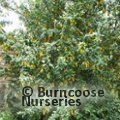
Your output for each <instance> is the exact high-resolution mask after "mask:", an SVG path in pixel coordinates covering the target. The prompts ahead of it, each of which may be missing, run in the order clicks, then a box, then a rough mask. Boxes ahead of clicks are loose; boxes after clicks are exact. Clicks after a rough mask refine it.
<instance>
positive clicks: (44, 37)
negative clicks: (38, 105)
mask: <svg viewBox="0 0 120 120" xmlns="http://www.w3.org/2000/svg"><path fill="white" fill-rule="evenodd" d="M2 6H3V7H5V8H7V9H11V6H10V5H9V4H7V2H3V3H2ZM14 7H15V6H14ZM12 10H15V12H16V13H18V14H19V16H20V19H21V20H22V21H23V22H24V24H25V27H26V31H23V30H15V31H14V32H11V33H5V32H4V31H3V29H2V27H1V28H0V44H1V48H2V56H1V59H3V60H4V61H5V67H3V68H0V76H2V75H4V76H6V78H7V79H9V80H10V81H11V84H10V88H11V91H10V92H9V95H8V103H9V107H11V108H14V107H13V105H14V103H11V101H13V99H15V98H18V94H19V91H20V90H21V87H23V86H25V85H26V84H27V85H34V84H45V83H48V86H54V87H56V86H62V87H65V86H70V85H71V86H73V85H74V84H75V83H78V85H79V84H89V85H96V86H103V85H104V88H106V89H107V90H108V92H109V93H110V94H111V92H110V91H111V90H113V93H112V95H113V94H115V96H114V99H115V98H117V99H118V97H119V94H120V93H119V90H120V87H119V85H120V84H119V79H120V73H119V71H120V64H119V62H120V58H119V56H120V54H119V43H120V35H119V31H120V27H119V25H120V23H119V14H120V13H119V1H118V0H115V1H111V0H108V1H107V0H106V1H105V0H74V1H67V0H48V1H47V0H35V1H34V2H33V1H32V0H29V2H28V3H27V4H25V3H23V4H21V6H16V7H15V8H14V9H12ZM2 26H4V25H2ZM16 91H17V92H16ZM109 103H110V104H109ZM114 104H115V111H117V109H118V106H116V104H117V103H114V102H110V101H109V102H108V103H106V102H104V104H103V105H101V104H100V105H101V109H99V108H98V105H95V106H94V105H92V104H90V103H89V104H88V105H86V107H85V108H83V109H82V110H83V111H82V112H81V111H79V112H78V113H77V112H76V113H75V115H72V116H73V119H78V120H79V119H83V120H84V119H88V118H89V119H91V120H93V119H95V120H97V119H106V120H109V119H111V120H115V119H117V116H119V112H120V111H117V112H116V113H115V112H113V111H114V109H110V106H113V108H114ZM118 104H119V103H118ZM105 106H106V107H105ZM66 109H67V108H66ZM66 109H64V110H63V109H62V110H61V109H59V108H57V110H56V111H54V112H53V114H52V115H51V117H50V118H49V119H50V120H54V119H55V120H56V119H62V120H67V119H72V116H69V114H68V111H69V110H68V109H67V110H66ZM31 110H32V108H31ZM31 110H30V109H29V110H26V111H25V112H19V115H21V114H22V118H20V119H24V120H25V119H32V120H33V119H39V115H38V114H36V112H34V111H31ZM110 110H111V111H110ZM15 111H16V110H15ZM31 112H32V113H31ZM80 112H81V114H80ZM34 114H35V116H36V118H35V117H34ZM98 114H99V115H98ZM59 115H60V116H61V117H60V116H59ZM26 116H27V117H26ZM28 116H29V117H28ZM59 117H60V118H59ZM69 117H70V118H69ZM100 117H101V118H100Z"/></svg>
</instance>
